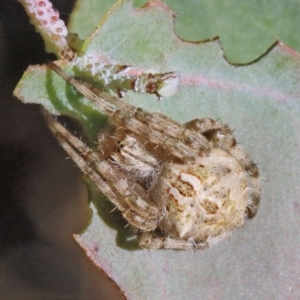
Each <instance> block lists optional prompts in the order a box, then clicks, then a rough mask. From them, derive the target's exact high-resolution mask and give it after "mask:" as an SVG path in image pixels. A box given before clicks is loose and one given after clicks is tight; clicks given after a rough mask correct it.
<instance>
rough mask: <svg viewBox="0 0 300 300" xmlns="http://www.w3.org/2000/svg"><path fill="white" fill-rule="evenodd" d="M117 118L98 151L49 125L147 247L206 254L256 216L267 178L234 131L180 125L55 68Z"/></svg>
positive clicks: (202, 123) (207, 123) (197, 123)
mask: <svg viewBox="0 0 300 300" xmlns="http://www.w3.org/2000/svg"><path fill="white" fill-rule="evenodd" d="M49 66H50V67H51V68H52V69H53V70H54V71H56V72H57V73H58V74H59V75H60V76H62V77H63V78H64V79H65V80H67V81H68V82H69V83H70V84H72V85H73V86H74V87H75V88H76V89H77V90H78V91H79V92H80V93H82V94H83V95H84V96H86V97H87V98H88V99H90V100H91V101H93V103H94V104H96V105H97V106H98V107H99V109H101V111H102V112H104V113H106V114H107V115H108V116H109V118H110V121H109V123H110V125H109V126H110V129H111V133H110V134H107V133H105V134H104V133H102V134H100V136H99V151H93V150H92V149H90V148H89V147H88V146H86V145H85V144H84V143H83V142H81V141H80V140H79V139H77V138H76V137H75V136H73V135H72V134H71V133H70V132H69V131H67V130H66V129H65V128H64V127H63V126H62V125H61V124H60V123H58V122H57V121H56V120H55V119H54V118H53V117H51V116H50V115H47V120H48V123H49V125H50V127H51V129H52V130H53V131H54V132H55V134H56V137H57V139H58V140H59V142H60V144H61V145H62V146H63V147H64V149H65V150H66V151H67V152H68V154H69V155H70V157H71V158H72V159H73V160H74V161H75V162H76V163H77V165H78V166H79V167H80V168H81V170H82V171H83V172H84V173H85V174H87V176H89V178H90V179H91V180H92V181H93V182H94V183H95V184H96V185H97V186H98V188H99V189H100V190H101V191H102V193H103V194H104V195H106V196H107V197H108V199H109V200H110V201H111V202H112V203H114V204H115V205H116V207H117V208H118V209H119V210H120V211H121V213H122V214H123V216H124V218H125V219H126V220H127V221H128V223H129V224H130V225H131V226H133V227H135V228H136V229H138V231H139V244H140V246H141V247H146V248H155V249H158V248H169V249H201V248H204V247H206V246H208V245H210V244H213V243H215V242H217V241H219V240H220V239H222V238H223V237H224V236H225V235H226V234H227V233H228V232H230V231H231V230H232V229H233V228H237V227H241V226H243V225H244V220H245V218H252V217H253V216H254V215H255V214H256V211H257V207H258V203H259V193H260V184H259V174H258V169H257V167H256V165H255V164H254V163H253V162H252V160H251V159H250V157H249V156H248V155H247V154H245V153H244V152H243V150H242V149H241V148H240V146H239V145H237V143H236V141H235V138H234V137H233V136H232V131H231V130H230V129H229V127H228V126H226V125H223V124H220V123H218V122H215V121H214V120H211V119H197V120H193V121H191V122H188V123H186V124H185V125H180V124H178V123H176V122H174V121H172V120H170V119H169V118H167V117H165V116H164V115H162V114H158V113H148V112H146V111H144V110H142V109H140V108H136V107H134V106H131V105H128V104H126V103H124V102H122V101H121V100H119V99H117V98H114V97H112V96H111V95H109V94H106V93H103V92H101V91H99V90H97V89H95V88H94V87H93V86H92V85H90V84H87V83H85V82H82V81H80V80H78V79H75V78H72V77H69V76H68V75H67V74H65V73H64V72H63V71H62V70H61V69H60V68H59V67H58V66H56V65H55V64H53V63H52V64H50V65H49Z"/></svg>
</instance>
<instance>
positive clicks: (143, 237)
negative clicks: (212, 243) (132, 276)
mask: <svg viewBox="0 0 300 300" xmlns="http://www.w3.org/2000/svg"><path fill="white" fill-rule="evenodd" d="M138 239H139V246H140V247H142V248H149V249H173V250H174V249H175V250H192V249H194V250H197V249H204V248H206V247H208V243H207V242H198V243H196V242H195V241H193V240H185V239H174V238H170V237H168V236H166V237H163V236H158V235H157V234H156V233H155V232H140V233H139V237H138Z"/></svg>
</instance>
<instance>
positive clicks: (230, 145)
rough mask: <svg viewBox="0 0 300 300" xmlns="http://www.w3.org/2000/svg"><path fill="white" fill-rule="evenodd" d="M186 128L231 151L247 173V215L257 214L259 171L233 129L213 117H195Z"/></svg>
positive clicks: (215, 145) (216, 145) (249, 216)
mask: <svg viewBox="0 0 300 300" xmlns="http://www.w3.org/2000/svg"><path fill="white" fill-rule="evenodd" d="M184 126H185V127H186V128H189V129H193V130H195V131H198V132H199V133H201V134H202V135H204V136H205V137H206V138H207V139H208V140H209V141H211V142H213V144H214V147H218V148H221V149H223V150H225V151H227V152H229V153H230V154H231V155H232V156H233V157H234V158H236V159H237V161H238V162H239V163H240V165H241V166H242V167H243V168H244V170H245V172H246V173H247V182H248V188H247V189H246V191H245V192H246V193H247V209H246V212H245V214H246V217H247V218H253V217H254V216H255V215H256V212H257V209H258V204H259V199H260V182H259V172H258V168H257V166H256V164H255V163H254V162H253V161H252V160H251V158H250V156H249V155H248V154H246V153H245V152H244V151H243V150H242V148H241V147H240V146H239V145H238V144H237V142H236V140H235V138H234V137H233V135H232V130H231V129H230V128H229V127H228V126H227V125H225V124H221V123H218V122H216V121H214V120H212V119H209V118H206V119H195V120H192V121H190V122H188V123H186V124H184Z"/></svg>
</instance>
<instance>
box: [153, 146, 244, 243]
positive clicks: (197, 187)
mask: <svg viewBox="0 0 300 300" xmlns="http://www.w3.org/2000/svg"><path fill="white" fill-rule="evenodd" d="M246 189H247V176H246V172H245V171H244V169H243V168H242V166H241V165H240V164H239V162H238V161H237V160H236V159H235V158H234V157H233V156H231V155H230V154H228V153H227V152H225V151H223V150H221V149H219V148H214V149H212V150H211V152H210V154H209V155H208V156H205V157H199V158H198V159H196V161H195V162H193V163H187V164H175V163H173V164H172V163H167V164H165V166H164V169H163V170H162V173H161V174H160V176H159V178H158V180H157V182H156V184H155V186H154V187H153V193H155V198H156V199H160V201H161V202H162V205H163V210H164V211H165V213H164V216H163V218H162V219H161V222H160V224H159V227H160V229H161V230H162V231H163V232H164V233H165V234H166V235H169V236H170V237H172V238H180V239H186V240H193V241H195V242H196V243H197V242H201V241H202V242H203V241H207V242H208V243H213V242H214V241H216V240H219V239H220V238H221V237H222V236H224V235H225V234H226V233H227V232H229V231H231V230H232V229H233V228H235V227H241V226H243V224H244V216H245V211H246V207H247V193H246V192H245V191H246Z"/></svg>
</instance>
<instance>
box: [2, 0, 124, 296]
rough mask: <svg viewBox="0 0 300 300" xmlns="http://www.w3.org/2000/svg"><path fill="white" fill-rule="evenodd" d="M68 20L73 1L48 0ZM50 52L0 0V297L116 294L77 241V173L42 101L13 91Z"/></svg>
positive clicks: (18, 11) (6, 0) (17, 10)
mask: <svg viewBox="0 0 300 300" xmlns="http://www.w3.org/2000/svg"><path fill="white" fill-rule="evenodd" d="M52 3H53V5H54V7H55V8H56V9H58V10H59V11H60V12H61V17H62V18H63V19H64V20H67V19H68V16H69V13H70V11H71V9H72V6H73V5H74V1H73V0H72V1H71V0H56V1H52ZM49 59H54V57H51V56H50V55H49V54H46V53H45V51H44V44H43V41H42V39H41V37H40V36H39V34H37V33H36V32H35V30H34V27H33V26H31V24H30V23H29V19H28V17H27V16H26V14H25V12H24V10H23V7H22V6H21V4H19V3H18V2H17V1H14V0H1V1H0V76H1V81H0V300H7V299H120V298H121V296H120V292H119V290H118V288H117V286H116V285H115V284H114V283H113V282H112V281H110V280H109V279H108V278H107V277H106V275H105V274H104V273H102V272H101V271H100V270H99V269H97V268H96V267H95V266H94V265H93V264H92V263H91V262H90V261H89V259H88V258H87V257H86V255H85V253H84V251H83V250H82V249H81V248H80V247H79V246H78V244H77V243H76V242H75V241H74V239H73V236H72V234H73V233H79V232H80V231H81V230H82V229H83V228H84V226H85V224H86V223H87V220H88V216H89V211H88V205H87V201H88V197H87V192H86V189H85V186H84V185H83V184H82V183H81V181H80V174H79V171H78V170H77V168H76V167H75V165H74V163H73V162H72V161H71V160H66V154H65V153H64V152H63V150H62V149H61V148H60V147H59V146H58V145H57V143H56V141H55V139H54V138H53V137H52V136H51V134H50V132H49V129H48V128H47V126H46V125H45V122H44V120H43V117H42V115H41V113H40V107H39V106H36V105H25V104H23V103H21V102H20V101H19V100H17V99H16V98H14V97H13V95H12V92H13V89H14V87H15V86H16V84H17V83H18V81H19V80H20V78H21V76H22V74H23V72H24V71H25V70H26V68H27V67H28V65H29V64H43V63H45V62H46V61H47V60H49Z"/></svg>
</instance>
